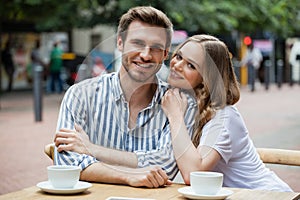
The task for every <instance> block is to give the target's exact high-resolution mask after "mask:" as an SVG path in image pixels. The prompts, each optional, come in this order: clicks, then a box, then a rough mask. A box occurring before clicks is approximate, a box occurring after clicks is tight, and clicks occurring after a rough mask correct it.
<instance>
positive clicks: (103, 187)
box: [0, 183, 300, 200]
mask: <svg viewBox="0 0 300 200" xmlns="http://www.w3.org/2000/svg"><path fill="white" fill-rule="evenodd" d="M183 187H187V186H186V185H183V184H172V185H171V186H166V187H163V188H157V189H149V188H134V187H130V186H124V185H113V184H101V183H93V184H92V187H90V188H88V189H87V190H85V191H83V192H82V193H78V194H68V195H66V194H49V193H46V192H44V191H42V190H41V189H40V188H39V187H37V186H32V187H29V188H25V189H23V190H20V191H16V192H12V193H8V194H4V195H1V196H0V200H4V199H5V200H6V199H9V200H18V199H20V200H45V199H51V200H55V199H84V200H105V199H108V198H109V197H130V198H137V199H143V198H147V199H157V200H160V199H161V200H167V199H179V200H180V199H181V200H185V199H187V198H185V197H184V196H183V195H182V194H181V193H179V192H178V189H179V188H183ZM226 189H227V190H231V191H233V194H232V195H230V196H228V197H227V198H226V200H241V199H242V200H243V199H246V200H248V199H250V200H251V199H254V200H270V199H272V200H273V199H280V200H291V199H295V200H298V199H300V193H297V192H274V191H260V190H249V189H240V188H226ZM124 199H125V198H124ZM120 200H122V199H120Z"/></svg>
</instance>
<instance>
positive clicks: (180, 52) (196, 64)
mask: <svg viewBox="0 0 300 200" xmlns="http://www.w3.org/2000/svg"><path fill="white" fill-rule="evenodd" d="M177 54H179V55H180V56H181V57H182V58H183V59H185V60H187V61H188V62H189V63H192V64H193V65H195V66H196V67H200V65H199V64H198V63H197V62H195V61H193V60H191V59H189V58H187V57H185V56H183V54H182V51H181V50H180V49H179V50H178V51H177Z"/></svg>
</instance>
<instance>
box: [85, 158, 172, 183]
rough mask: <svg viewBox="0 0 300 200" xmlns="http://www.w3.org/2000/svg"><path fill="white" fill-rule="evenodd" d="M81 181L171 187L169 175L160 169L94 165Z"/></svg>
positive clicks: (87, 169) (86, 170) (88, 169)
mask: <svg viewBox="0 0 300 200" xmlns="http://www.w3.org/2000/svg"><path fill="white" fill-rule="evenodd" d="M80 179H81V180H84V181H90V182H103V183H113V184H124V185H130V186H133V187H144V186H145V187H149V188H157V187H160V186H164V185H170V184H171V182H170V181H169V180H168V176H167V174H166V173H165V172H164V171H163V170H162V169H161V168H160V167H155V166H153V167H147V168H141V169H133V168H126V167H121V166H114V165H108V164H104V163H102V162H101V163H94V164H92V165H90V166H88V167H87V168H85V169H84V170H83V171H82V172H81V176H80Z"/></svg>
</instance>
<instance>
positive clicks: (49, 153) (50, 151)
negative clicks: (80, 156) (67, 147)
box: [44, 143, 55, 160]
mask: <svg viewBox="0 0 300 200" xmlns="http://www.w3.org/2000/svg"><path fill="white" fill-rule="evenodd" d="M54 147H55V145H54V143H51V144H47V145H46V146H45V147H44V152H45V154H46V155H47V156H49V158H51V159H52V160H54Z"/></svg>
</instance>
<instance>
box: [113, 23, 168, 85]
mask: <svg viewBox="0 0 300 200" xmlns="http://www.w3.org/2000/svg"><path fill="white" fill-rule="evenodd" d="M166 41H167V36H166V31H165V29H164V28H160V27H154V26H150V25H149V24H146V23H143V22H140V21H133V22H132V23H131V24H130V25H129V27H128V32H127V36H126V39H125V41H123V40H122V39H121V38H118V49H119V50H120V51H121V52H122V67H123V68H124V69H125V70H126V72H127V73H128V76H129V77H130V78H131V79H132V80H134V81H136V82H146V81H152V80H153V78H154V77H155V74H156V73H157V72H158V71H159V69H160V67H161V64H162V62H163V60H164V59H166V57H167V55H168V49H166Z"/></svg>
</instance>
